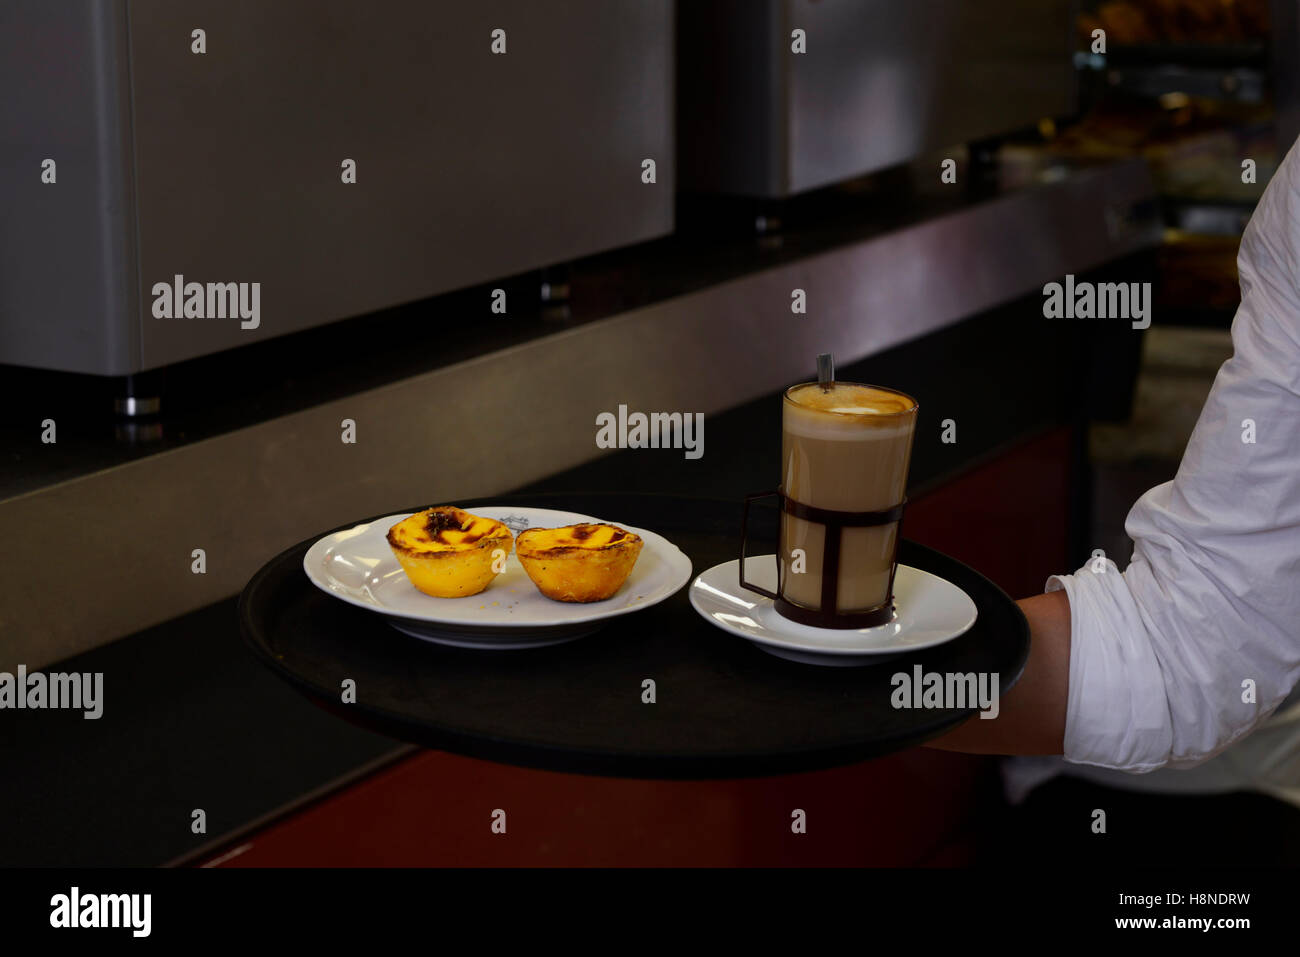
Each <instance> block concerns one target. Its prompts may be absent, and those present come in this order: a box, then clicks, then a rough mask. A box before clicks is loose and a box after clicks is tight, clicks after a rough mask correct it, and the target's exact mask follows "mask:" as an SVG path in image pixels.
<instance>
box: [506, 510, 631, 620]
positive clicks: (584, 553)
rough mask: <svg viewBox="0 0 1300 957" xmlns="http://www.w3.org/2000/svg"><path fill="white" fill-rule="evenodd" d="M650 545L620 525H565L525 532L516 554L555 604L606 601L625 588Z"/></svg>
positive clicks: (541, 589) (540, 588) (538, 585)
mask: <svg viewBox="0 0 1300 957" xmlns="http://www.w3.org/2000/svg"><path fill="white" fill-rule="evenodd" d="M644 544H645V542H644V541H642V539H641V536H640V535H637V534H635V533H633V532H629V531H627V530H626V529H622V528H619V527H618V526H617V525H590V524H583V525H565V526H564V527H563V528H530V529H528V530H527V531H523V532H520V533H519V537H518V538H517V539H516V540H515V554H516V555H518V556H519V564H521V565H523V566H524V571H526V572H527V573H528V577H529V578H531V579H532V580H533V584H534V585H536V586H537V589H538V591H540V592H541V593H542V594H543V595H545V596H546V597H547V598H551V599H554V600H555V601H581V602H588V601H604V600H605V599H606V598H609V597H610V596H612V595H613V594H614V593H615V592H616V591H618V590H619V589H620V588H621V587H623V582H625V581H627V576H628V575H630V574H631V573H632V566H633V565H635V564H636V558H637V556H638V555H639V554H641V546H642V545H644Z"/></svg>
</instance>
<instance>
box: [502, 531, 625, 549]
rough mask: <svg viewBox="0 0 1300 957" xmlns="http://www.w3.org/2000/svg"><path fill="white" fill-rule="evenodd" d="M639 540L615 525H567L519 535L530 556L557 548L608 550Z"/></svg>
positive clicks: (522, 545) (522, 546)
mask: <svg viewBox="0 0 1300 957" xmlns="http://www.w3.org/2000/svg"><path fill="white" fill-rule="evenodd" d="M629 537H631V538H637V537H638V536H636V535H633V534H632V533H631V532H629V531H625V530H624V529H621V528H618V527H617V526H615V525H566V526H564V527H563V528H530V529H529V530H528V531H526V532H521V533H520V535H519V545H520V547H521V548H526V549H527V550H528V552H529V553H530V554H538V553H540V552H546V551H550V550H552V549H556V548H606V547H608V546H610V545H615V544H617V543H619V542H625V541H627V540H628V539H629Z"/></svg>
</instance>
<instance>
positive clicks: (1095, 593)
mask: <svg viewBox="0 0 1300 957" xmlns="http://www.w3.org/2000/svg"><path fill="white" fill-rule="evenodd" d="M1237 266H1238V271H1239V273H1240V278H1241V306H1240V307H1239V309H1238V310H1237V315H1236V318H1235V319H1234V320H1233V323H1232V344H1233V356H1232V358H1231V359H1229V360H1228V361H1227V362H1225V363H1224V364H1223V366H1222V367H1221V368H1220V369H1219V373H1218V376H1217V377H1216V378H1215V380H1214V387H1213V388H1212V390H1211V391H1210V395H1209V398H1208V399H1207V400H1206V403H1205V407H1204V408H1203V409H1202V410H1201V416H1200V419H1199V420H1198V421H1197V423H1196V429H1195V430H1194V432H1193V433H1192V437H1191V440H1190V441H1189V442H1188V445H1187V450H1186V452H1185V453H1184V455H1183V460H1182V463H1181V464H1180V465H1179V468H1178V474H1177V476H1176V477H1175V478H1174V480H1173V481H1172V482H1166V483H1165V484H1163V485H1159V486H1157V487H1155V488H1153V489H1151V490H1150V491H1148V492H1147V493H1146V494H1145V495H1143V496H1142V497H1141V498H1140V499H1139V500H1138V502H1137V504H1136V505H1134V507H1133V510H1132V511H1131V512H1130V513H1129V516H1128V521H1127V522H1126V524H1125V528H1126V530H1127V531H1128V534H1129V537H1130V538H1132V539H1133V542H1134V551H1133V558H1132V561H1131V563H1130V564H1129V566H1128V568H1127V569H1126V570H1125V571H1124V572H1123V573H1121V572H1120V571H1119V569H1118V568H1117V567H1116V566H1115V565H1114V563H1112V562H1106V564H1105V570H1104V571H1098V572H1094V571H1092V569H1091V566H1092V564H1093V563H1092V562H1090V563H1088V564H1085V565H1084V566H1083V568H1081V569H1079V571H1078V572H1076V573H1075V574H1073V575H1054V576H1052V577H1051V578H1050V579H1048V584H1047V589H1048V590H1049V591H1055V590H1058V589H1060V588H1064V589H1065V591H1066V593H1067V594H1068V595H1069V598H1070V626H1071V646H1070V693H1069V705H1068V711H1067V716H1066V729H1065V754H1064V757H1065V759H1066V760H1067V761H1072V762H1075V763H1078V764H1091V765H1099V766H1102V767H1108V768H1117V769H1122V770H1126V771H1150V770H1153V769H1155V768H1160V767H1190V766H1192V765H1196V764H1199V763H1201V762H1202V761H1205V760H1207V759H1208V758H1210V757H1213V756H1214V755H1215V754H1218V753H1219V752H1220V751H1222V750H1224V749H1225V748H1227V747H1228V746H1229V745H1230V744H1232V743H1233V742H1234V741H1236V740H1237V739H1238V738H1240V737H1242V736H1244V735H1246V734H1248V733H1249V732H1250V731H1251V730H1252V729H1253V728H1254V727H1255V726H1256V725H1257V724H1258V723H1259V722H1260V721H1262V720H1263V719H1264V718H1266V717H1267V716H1268V715H1269V714H1270V713H1272V712H1273V710H1274V709H1275V708H1277V706H1278V705H1279V704H1280V703H1281V702H1282V701H1283V699H1285V698H1286V697H1287V695H1288V693H1289V692H1290V691H1291V690H1292V688H1294V687H1295V686H1296V684H1297V681H1298V680H1300V288H1298V287H1297V280H1298V279H1300V156H1298V155H1297V150H1295V149H1293V150H1291V151H1290V153H1289V154H1288V155H1287V157H1286V159H1285V160H1284V161H1283V163H1282V165H1281V167H1280V168H1279V169H1278V171H1277V173H1276V174H1275V175H1274V177H1273V179H1272V181H1271V182H1270V183H1269V185H1268V188H1267V189H1266V190H1265V192H1264V196H1263V198H1262V199H1261V200H1260V204H1259V206H1258V208H1257V209H1256V211H1255V214H1254V216H1253V217H1252V218H1251V221H1250V224H1249V225H1248V226H1247V228H1246V231H1245V234H1244V236H1243V237H1242V243H1241V249H1240V252H1239V254H1238V257H1237ZM1251 683H1253V689H1254V693H1253V700H1252V695H1251V694H1250V693H1249V689H1250V688H1251V687H1252V684H1251Z"/></svg>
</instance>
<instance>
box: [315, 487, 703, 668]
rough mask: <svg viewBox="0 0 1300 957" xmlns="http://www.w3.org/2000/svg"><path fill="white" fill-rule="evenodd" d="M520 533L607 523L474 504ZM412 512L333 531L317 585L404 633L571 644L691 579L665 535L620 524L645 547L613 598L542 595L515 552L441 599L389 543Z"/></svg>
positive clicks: (320, 557)
mask: <svg viewBox="0 0 1300 957" xmlns="http://www.w3.org/2000/svg"><path fill="white" fill-rule="evenodd" d="M473 511H474V514H475V515H482V516H484V517H486V518H495V519H497V520H498V521H501V522H505V523H506V524H507V525H509V526H510V529H511V531H513V532H514V533H515V534H516V535H518V534H519V532H521V531H523V530H524V529H526V528H538V527H541V528H556V527H558V526H561V525H576V524H578V523H580V522H602V521H606V520H604V519H599V518H593V517H591V516H590V515H582V514H580V513H578V512H561V511H557V510H555V509H550V508H521V507H519V506H517V505H516V506H510V507H499V506H486V505H485V506H475V507H474V510H473ZM410 514H411V513H409V512H407V513H404V514H400V515H389V516H387V517H385V518H379V519H375V520H374V521H373V522H367V523H364V524H361V525H357V526H354V527H353V528H349V529H346V530H345V531H341V532H335V533H334V534H332V535H326V536H325V537H324V538H322V539H321V540H320V541H318V542H316V543H315V544H314V545H312V547H311V548H309V549H308V550H307V554H306V555H304V556H303V560H302V567H303V571H305V572H306V573H307V577H308V578H309V579H311V581H312V584H314V585H315V586H316V587H317V588H319V589H321V590H322V591H324V592H326V593H327V594H330V595H333V596H334V597H335V598H338V599H340V600H342V601H345V602H347V603H348V604H350V605H356V606H358V607H360V608H365V609H366V610H367V611H373V612H376V613H378V614H380V615H383V616H384V617H385V618H387V619H388V623H389V624H390V625H392V626H393V627H394V628H396V629H397V630H398V631H401V632H404V633H405V634H408V635H412V636H413V637H416V638H422V639H424V640H426V641H433V642H437V643H438V644H443V645H451V646H453V647H457V648H478V649H491V650H504V649H515V648H537V647H540V646H542V645H554V644H559V643H560V642H564V641H572V640H574V639H575V638H581V637H582V636H583V635H588V634H591V633H592V632H593V631H596V630H597V629H599V628H600V627H601V626H602V625H603V624H604V623H605V620H606V619H609V618H613V617H616V616H618V615H627V614H631V613H632V612H635V611H640V610H641V609H642V608H649V607H650V606H651V605H655V604H658V603H659V602H661V601H663V600H664V599H665V598H668V597H670V596H671V595H673V594H675V593H676V592H677V591H678V590H679V589H680V588H681V587H682V586H683V585H685V584H686V583H687V582H688V581H690V578H691V560H690V559H689V558H687V557H686V555H685V554H684V553H683V552H682V550H681V549H679V548H678V547H677V546H676V545H674V544H673V543H672V542H670V541H668V539H666V538H664V537H663V536H662V535H656V534H655V533H654V532H650V531H646V530H645V529H644V528H635V527H633V526H631V525H625V524H623V523H621V522H611V524H615V525H618V526H619V527H620V528H625V529H627V530H628V531H629V532H635V533H636V534H637V535H640V536H641V538H642V540H643V541H644V542H645V545H644V546H642V548H641V554H640V555H638V556H637V560H636V564H635V565H634V566H633V567H632V573H631V574H630V575H629V576H628V578H627V581H625V582H624V583H623V587H621V588H620V589H619V590H618V591H617V592H615V593H614V595H613V597H611V598H607V599H606V600H604V601H595V602H587V603H579V602H562V601H552V600H551V599H549V598H547V597H546V596H545V595H543V594H542V593H541V592H539V591H538V590H537V588H536V586H535V585H533V583H532V580H531V579H530V578H529V577H528V574H527V573H526V572H525V571H524V569H523V566H522V565H520V564H519V559H518V558H517V557H516V556H515V553H514V550H513V549H511V551H510V555H509V557H508V558H507V559H506V568H505V571H503V572H502V573H501V574H500V575H498V576H497V577H496V578H495V579H494V580H493V582H492V584H491V585H489V586H488V587H487V588H486V589H485V590H484V591H481V592H479V593H478V594H477V595H470V596H468V597H465V598H435V597H433V596H432V595H426V594H424V593H423V592H421V591H419V590H418V589H416V587H415V586H414V585H412V584H411V582H410V579H408V578H407V577H406V573H405V572H403V571H402V566H401V565H399V564H398V563H397V559H396V558H395V557H394V556H393V552H392V549H390V548H389V547H388V539H387V537H386V536H387V534H388V530H389V529H390V528H391V527H392V526H394V525H396V524H397V523H398V522H400V521H402V519H404V518H409V517H410Z"/></svg>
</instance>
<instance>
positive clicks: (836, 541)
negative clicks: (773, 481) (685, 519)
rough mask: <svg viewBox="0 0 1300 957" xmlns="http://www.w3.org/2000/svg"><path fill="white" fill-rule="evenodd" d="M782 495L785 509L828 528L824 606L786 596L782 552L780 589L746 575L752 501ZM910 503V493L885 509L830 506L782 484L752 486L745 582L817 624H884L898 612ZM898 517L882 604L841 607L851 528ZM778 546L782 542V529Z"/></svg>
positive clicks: (788, 613)
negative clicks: (794, 494) (793, 494)
mask: <svg viewBox="0 0 1300 957" xmlns="http://www.w3.org/2000/svg"><path fill="white" fill-rule="evenodd" d="M772 496H776V497H778V498H780V499H781V511H783V512H784V513H785V514H787V515H792V516H794V517H795V518H801V519H803V520H804V521H806V522H815V523H817V524H819V525H821V526H822V527H823V528H824V529H825V530H826V533H825V539H824V541H823V543H822V594H821V607H820V608H808V607H806V606H804V605H797V604H795V603H794V602H792V601H790V600H789V599H787V598H786V597H785V575H784V574H783V572H782V568H783V563H782V561H781V557H782V556H780V555H778V556H777V560H776V591H775V592H773V591H769V590H768V589H766V588H761V587H759V586H758V585H755V584H753V583H751V582H748V581H746V580H745V552H746V544H747V540H748V537H749V503H750V502H752V501H754V500H755V499H759V498H770V497H772ZM906 506H907V499H906V498H904V499H903V500H902V501H901V502H899V503H898V504H897V505H895V506H894V507H893V508H887V509H884V510H883V511H879V512H841V511H837V510H834V509H828V508H815V507H814V506H812V505H805V504H804V503H803V502H797V501H795V500H794V499H792V498H790V497H789V496H788V495H786V494H785V492H784V491H783V490H782V489H776V490H774V491H770V492H751V493H750V494H748V495H746V496H745V508H744V513H743V515H742V517H741V529H740V587H741V588H744V589H746V590H748V591H752V592H757V593H758V594H760V595H763V596H765V597H767V598H770V599H772V604H773V605H774V606H775V608H776V610H777V613H778V614H780V615H781V616H783V617H785V618H789V619H790V620H791V621H797V622H799V623H800V624H803V625H812V626H814V627H817V628H873V627H875V626H876V625H883V624H885V623H886V622H888V621H889V620H890V619H891V618H893V617H894V573H895V571H897V569H898V543H899V541H900V540H901V539H902V536H903V509H904V508H905V507H906ZM890 522H897V523H898V527H897V528H896V529H895V530H894V547H893V549H892V550H891V551H890V555H889V584H888V585H887V586H886V588H885V600H884V601H883V602H881V603H880V604H879V605H875V606H873V607H871V608H867V609H864V610H862V611H848V612H839V611H836V610H835V609H836V606H837V604H838V598H839V587H840V541H841V538H842V537H843V532H844V529H846V528H866V527H870V526H873V525H888V524H889V523H890ZM777 547H778V548H780V547H781V542H780V534H779V532H778V546H777Z"/></svg>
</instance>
